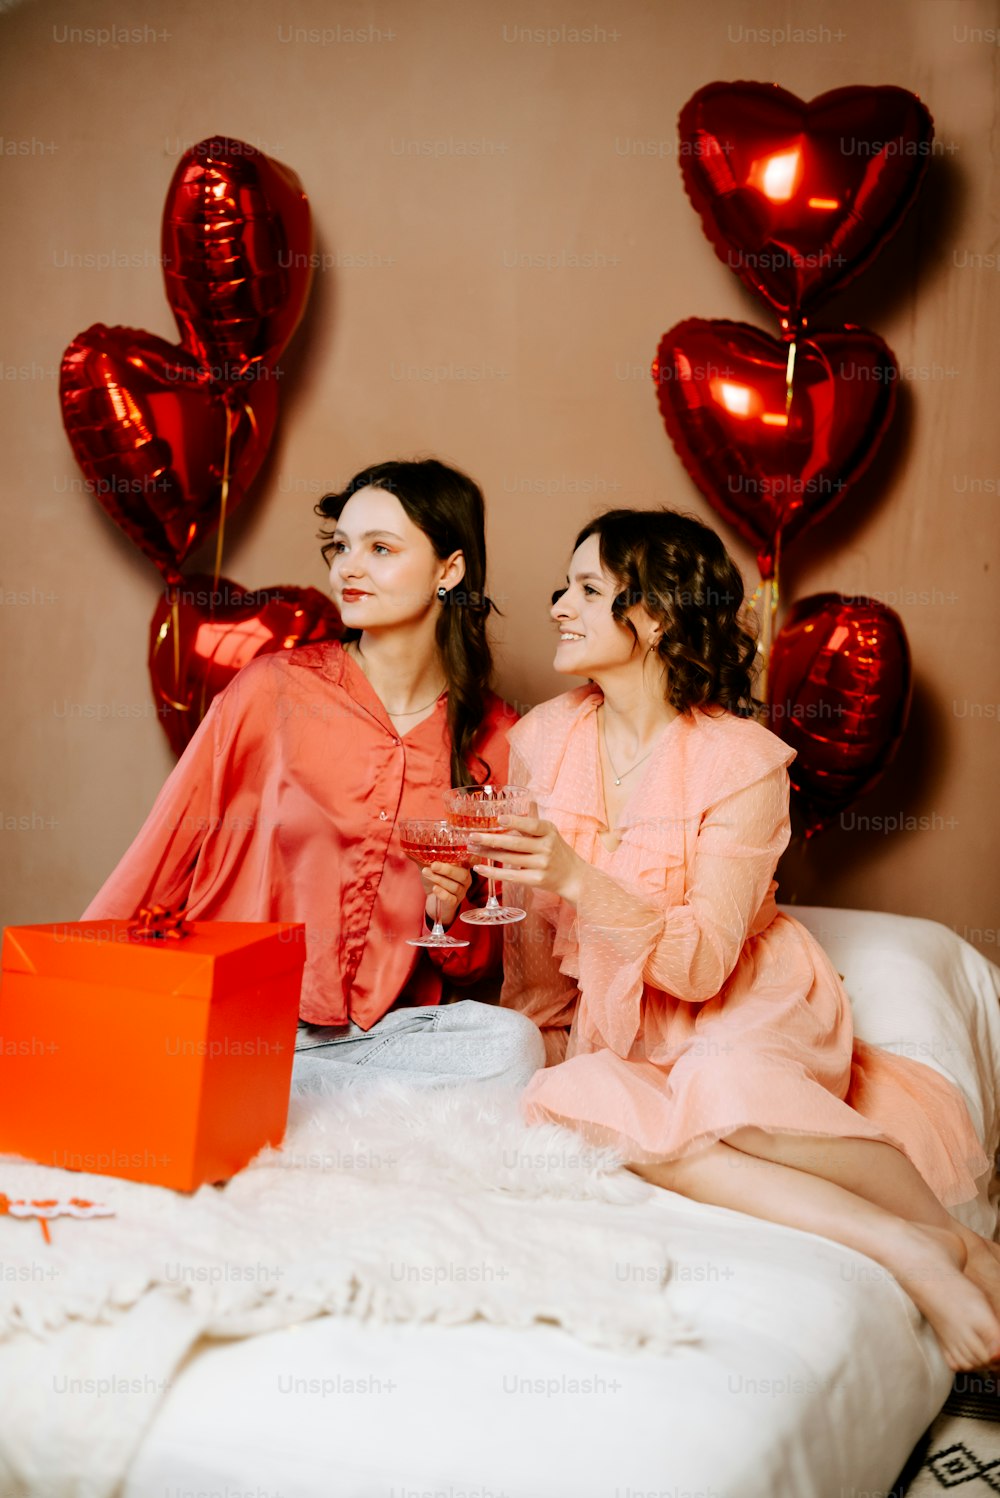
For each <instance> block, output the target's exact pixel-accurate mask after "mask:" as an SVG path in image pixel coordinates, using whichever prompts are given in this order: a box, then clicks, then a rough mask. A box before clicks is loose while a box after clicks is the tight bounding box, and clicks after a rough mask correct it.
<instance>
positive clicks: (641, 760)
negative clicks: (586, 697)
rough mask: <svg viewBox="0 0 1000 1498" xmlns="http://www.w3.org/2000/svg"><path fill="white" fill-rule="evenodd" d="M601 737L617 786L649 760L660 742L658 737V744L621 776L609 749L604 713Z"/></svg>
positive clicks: (602, 715)
mask: <svg viewBox="0 0 1000 1498" xmlns="http://www.w3.org/2000/svg"><path fill="white" fill-rule="evenodd" d="M601 737H602V739H603V740H604V752H605V754H606V755H607V757H608V764H609V765H611V773H612V775H613V776H614V777H615V785H621V783H622V781H623V780H624V779H625V776H626V775H631V773H632V771H633V770H638V768H639V766H640V765H641V764H643V763H644V762H645V761H646V760H647V759H648V758H649V756H650V755H651V754H652V752H653V750H654V749H655V748H656V744H658V743H659V742H660V738H659V735H657V738H656V743H655V744H653V745H652V746H651V748H649V749H647V750H646V752H645V754H644V755H643V756H642V759H637V760H636V762H635V764H634V765H629V767H628V769H627V770H623V771H622V772H621V774H620V775H619V773H618V771H617V770H616V769H615V767H614V764H613V763H612V760H611V753H610V751H609V749H608V735H607V732H606V731H605V728H604V714H603V713H602V714H601Z"/></svg>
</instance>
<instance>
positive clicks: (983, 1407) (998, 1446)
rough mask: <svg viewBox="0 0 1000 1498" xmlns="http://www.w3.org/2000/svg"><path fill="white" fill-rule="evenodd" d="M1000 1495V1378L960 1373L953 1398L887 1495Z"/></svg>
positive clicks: (964, 1497) (923, 1497)
mask: <svg viewBox="0 0 1000 1498" xmlns="http://www.w3.org/2000/svg"><path fill="white" fill-rule="evenodd" d="M946 1493H955V1494H956V1495H957V1498H997V1495H998V1494H1000V1378H998V1376H997V1375H996V1374H981V1373H980V1374H973V1373H960V1374H958V1375H957V1377H956V1379H955V1383H954V1386H953V1388H952V1391H951V1394H950V1395H949V1396H948V1401H947V1403H946V1404H945V1406H944V1408H943V1409H942V1411H941V1413H940V1415H938V1417H937V1419H936V1420H935V1421H934V1424H933V1425H932V1426H931V1428H930V1430H929V1431H928V1432H927V1434H926V1435H925V1436H924V1437H923V1438H922V1440H921V1441H919V1442H918V1444H917V1446H916V1447H915V1449H914V1451H913V1453H912V1454H911V1456H910V1460H909V1461H908V1462H907V1464H906V1469H905V1470H904V1471H903V1472H902V1473H901V1474H900V1478H899V1481H898V1483H897V1485H896V1487H895V1488H894V1489H893V1492H892V1494H891V1495H887V1498H903V1495H904V1494H905V1498H944V1494H946Z"/></svg>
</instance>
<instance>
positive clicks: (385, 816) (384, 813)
mask: <svg viewBox="0 0 1000 1498" xmlns="http://www.w3.org/2000/svg"><path fill="white" fill-rule="evenodd" d="M388 816H389V813H388V812H387V811H380V812H379V814H378V819H379V821H380V822H384V821H386V820H387V819H388Z"/></svg>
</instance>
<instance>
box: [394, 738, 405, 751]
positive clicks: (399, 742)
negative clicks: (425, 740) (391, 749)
mask: <svg viewBox="0 0 1000 1498" xmlns="http://www.w3.org/2000/svg"><path fill="white" fill-rule="evenodd" d="M392 742H393V743H394V744H395V746H396V748H397V749H398V748H399V746H400V744H401V743H402V742H403V741H402V739H393V741H392Z"/></svg>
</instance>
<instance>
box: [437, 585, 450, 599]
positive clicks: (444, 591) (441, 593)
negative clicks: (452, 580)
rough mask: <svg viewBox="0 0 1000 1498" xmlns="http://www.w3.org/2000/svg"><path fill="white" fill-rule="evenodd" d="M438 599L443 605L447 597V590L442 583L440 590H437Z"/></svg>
mask: <svg viewBox="0 0 1000 1498" xmlns="http://www.w3.org/2000/svg"><path fill="white" fill-rule="evenodd" d="M438 597H439V598H440V600H441V602H442V603H444V601H445V599H446V598H447V597H448V589H447V588H446V587H445V585H444V583H442V584H441V586H440V588H438Z"/></svg>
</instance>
